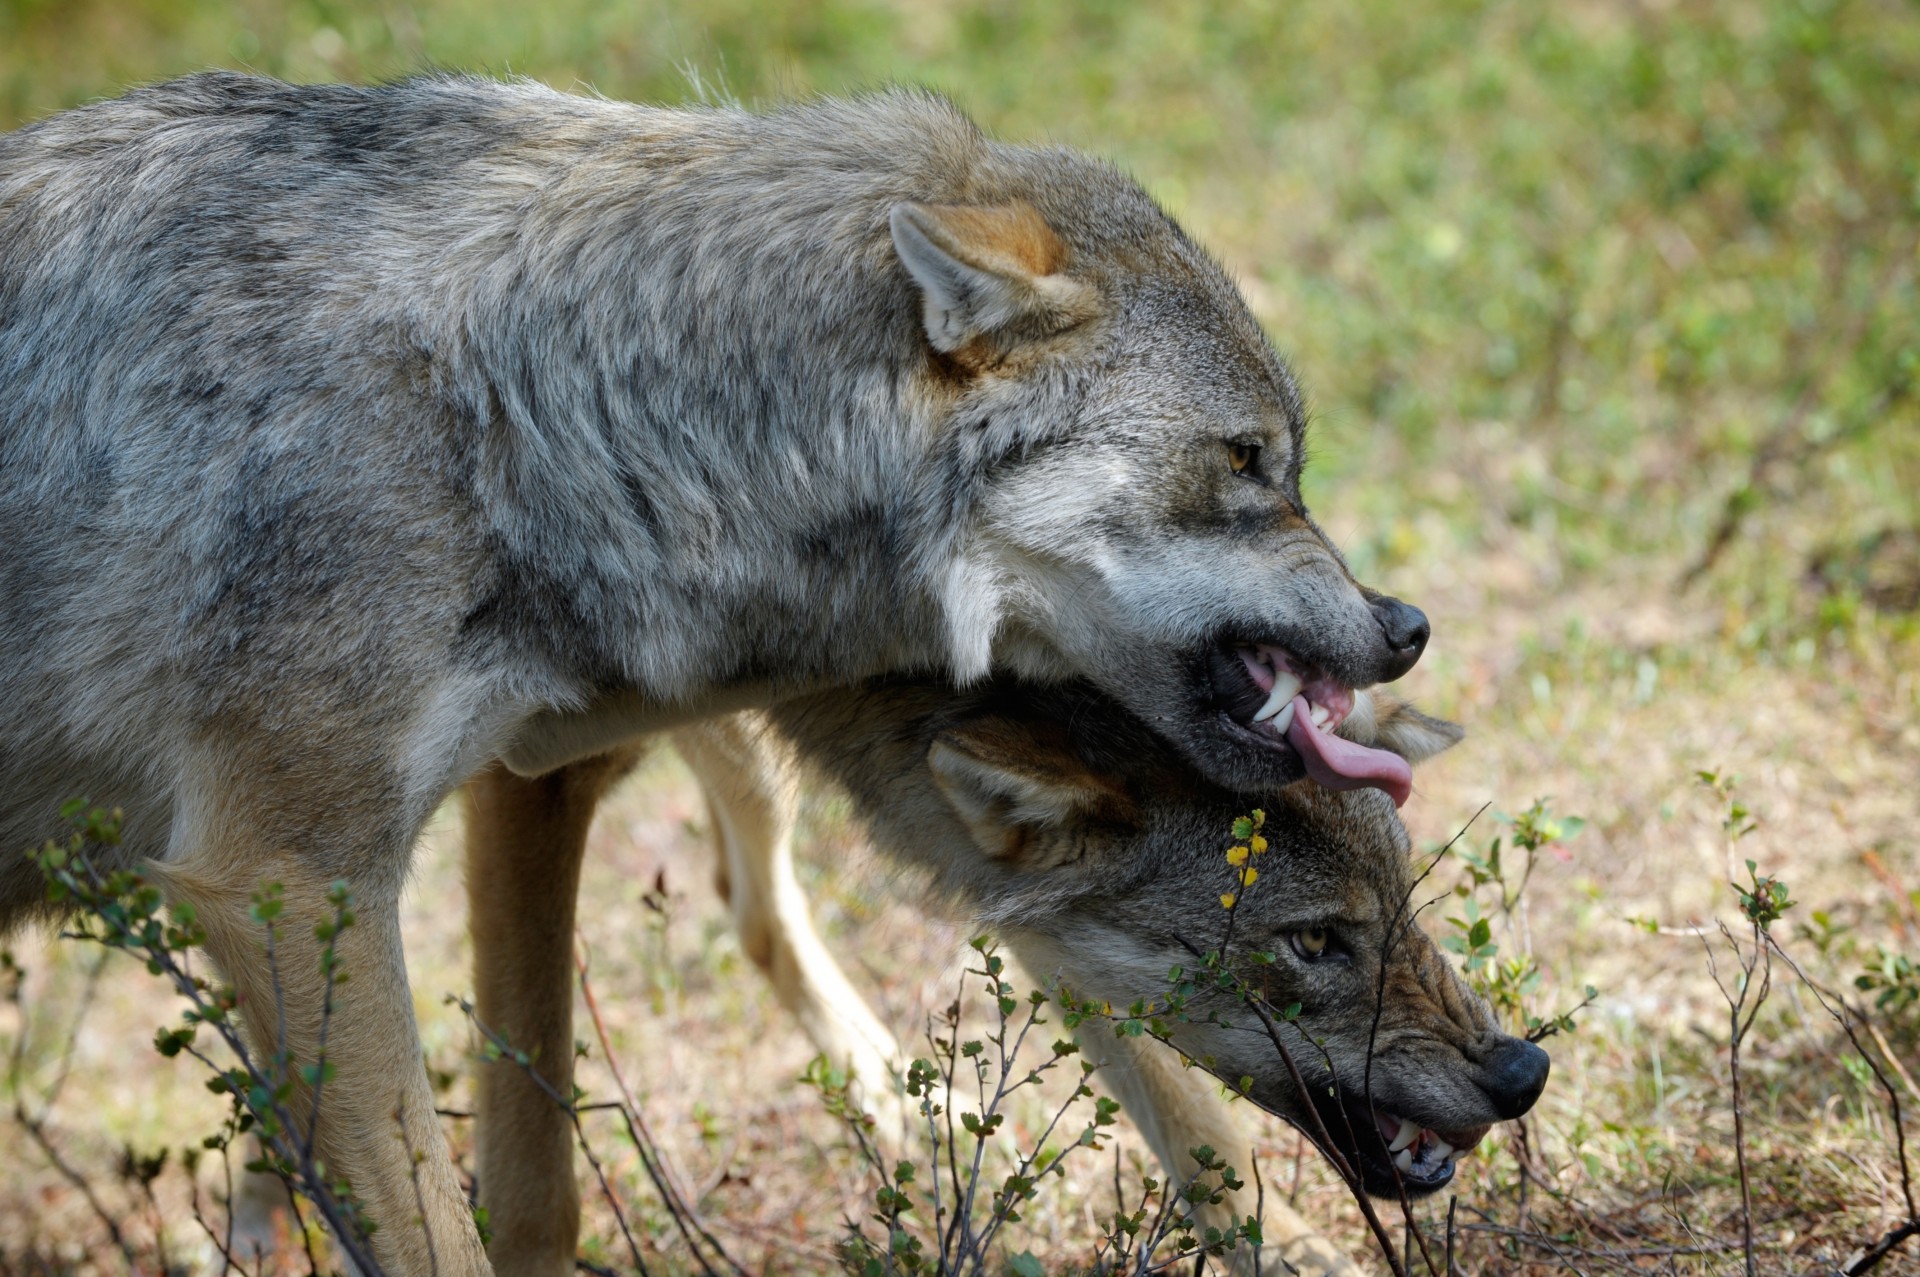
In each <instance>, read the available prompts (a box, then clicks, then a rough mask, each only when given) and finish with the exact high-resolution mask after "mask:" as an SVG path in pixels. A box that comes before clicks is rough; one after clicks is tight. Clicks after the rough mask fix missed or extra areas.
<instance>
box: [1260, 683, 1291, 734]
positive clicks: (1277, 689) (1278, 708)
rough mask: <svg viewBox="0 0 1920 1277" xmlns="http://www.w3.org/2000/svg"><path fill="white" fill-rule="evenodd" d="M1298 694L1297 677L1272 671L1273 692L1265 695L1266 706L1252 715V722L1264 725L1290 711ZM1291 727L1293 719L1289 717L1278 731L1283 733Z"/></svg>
mask: <svg viewBox="0 0 1920 1277" xmlns="http://www.w3.org/2000/svg"><path fill="white" fill-rule="evenodd" d="M1299 694H1300V680H1299V679H1298V678H1297V677H1295V676H1294V675H1292V674H1289V673H1288V672H1287V671H1285V670H1276V671H1274V676H1273V690H1272V691H1270V692H1268V693H1267V701H1266V704H1264V705H1262V706H1261V707H1260V709H1259V711H1258V712H1257V713H1255V714H1254V716H1253V721H1254V722H1256V723H1264V722H1266V721H1267V720H1268V719H1270V718H1274V717H1277V716H1278V715H1280V714H1281V713H1284V712H1285V711H1287V710H1290V709H1292V708H1293V698H1294V697H1296V696H1298V695H1299ZM1292 725H1293V719H1292V718H1291V717H1289V718H1288V719H1287V721H1286V722H1284V723H1282V724H1281V725H1280V730H1281V731H1282V732H1284V731H1286V730H1287V728H1288V727H1291V726H1292Z"/></svg>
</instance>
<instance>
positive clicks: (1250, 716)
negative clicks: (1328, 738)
mask: <svg viewBox="0 0 1920 1277" xmlns="http://www.w3.org/2000/svg"><path fill="white" fill-rule="evenodd" d="M1231 652H1232V657H1233V659H1234V660H1235V661H1237V662H1238V663H1239V668H1240V672H1242V673H1244V674H1245V675H1246V678H1247V681H1248V683H1249V684H1251V686H1252V689H1253V691H1254V692H1255V693H1257V702H1256V700H1255V698H1251V697H1248V696H1247V695H1246V694H1245V692H1244V689H1238V690H1240V692H1241V694H1239V695H1232V694H1231V693H1232V691H1233V690H1236V689H1231V688H1228V689H1222V690H1223V691H1227V692H1228V693H1229V696H1228V699H1227V701H1226V705H1225V709H1226V712H1227V716H1228V717H1229V718H1231V719H1233V721H1234V723H1235V724H1236V725H1237V726H1240V727H1244V728H1246V729H1247V730H1248V731H1251V732H1256V733H1259V734H1261V735H1265V736H1267V737H1269V738H1270V739H1271V740H1273V741H1274V742H1276V743H1278V742H1281V741H1285V740H1286V739H1287V733H1288V732H1289V731H1290V730H1291V729H1292V727H1293V720H1294V715H1295V714H1296V712H1301V710H1303V711H1304V713H1305V714H1306V717H1307V720H1308V722H1309V723H1311V724H1312V725H1313V726H1314V727H1317V728H1319V729H1320V730H1321V731H1323V732H1331V731H1332V730H1334V729H1335V728H1336V727H1338V726H1340V724H1341V723H1343V722H1344V721H1346V717H1347V715H1348V714H1351V713H1352V712H1353V689H1352V688H1351V687H1348V686H1347V685H1346V684H1345V683H1342V682H1340V681H1339V680H1338V679H1334V678H1329V677H1328V676H1326V675H1325V674H1322V673H1320V672H1319V671H1318V670H1316V669H1315V668H1314V667H1313V666H1312V665H1310V664H1308V663H1307V662H1305V661H1303V660H1301V659H1300V658H1299V657H1296V656H1295V655H1294V654H1293V653H1292V652H1289V651H1288V650H1287V649H1286V648H1284V647H1279V646H1277V645H1275V644H1272V643H1258V644H1247V643H1236V644H1233V645H1232V647H1231ZM1229 668H1231V667H1229ZM1295 701H1300V702H1303V703H1304V704H1303V706H1302V707H1301V710H1296V707H1295V704H1294V702H1295ZM1242 715H1244V717H1243V716H1242Z"/></svg>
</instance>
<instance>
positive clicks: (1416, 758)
mask: <svg viewBox="0 0 1920 1277" xmlns="http://www.w3.org/2000/svg"><path fill="white" fill-rule="evenodd" d="M1340 735H1342V736H1344V737H1346V738H1347V739H1348V740H1351V741H1357V742H1359V743H1360V744H1362V745H1372V746H1374V747H1375V748H1377V749H1385V750H1391V751H1392V752H1393V753H1396V754H1398V755H1400V757H1402V758H1404V759H1406V760H1407V761H1408V762H1410V763H1424V762H1425V761H1427V759H1429V758H1432V757H1433V756H1434V755H1435V754H1438V753H1440V752H1442V751H1443V750H1447V749H1450V748H1452V747H1453V746H1455V745H1458V744H1459V743H1460V742H1461V741H1462V740H1464V739H1465V738H1466V735H1467V731H1466V728H1464V727H1462V726H1460V724H1458V723H1449V722H1448V721H1447V720H1446V719H1444V718H1435V717H1433V716H1432V715H1431V714H1422V713H1421V712H1420V711H1419V710H1417V709H1415V708H1414V707H1413V706H1412V705H1410V704H1408V703H1407V702H1406V701H1403V700H1401V699H1400V698H1399V697H1398V696H1394V695H1392V694H1391V693H1388V692H1381V691H1375V690H1371V689H1369V690H1366V691H1359V692H1355V693H1354V694H1353V712H1352V713H1350V714H1348V715H1347V717H1346V719H1345V721H1343V722H1342V723H1341V724H1340Z"/></svg>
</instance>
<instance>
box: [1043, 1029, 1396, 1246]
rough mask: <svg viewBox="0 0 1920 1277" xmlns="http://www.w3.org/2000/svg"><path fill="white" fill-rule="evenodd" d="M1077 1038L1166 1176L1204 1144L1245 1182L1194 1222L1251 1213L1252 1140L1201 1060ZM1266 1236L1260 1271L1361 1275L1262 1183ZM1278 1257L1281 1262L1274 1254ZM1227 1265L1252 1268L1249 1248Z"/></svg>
mask: <svg viewBox="0 0 1920 1277" xmlns="http://www.w3.org/2000/svg"><path fill="white" fill-rule="evenodd" d="M1078 1041H1079V1042H1080V1045H1081V1047H1082V1049H1083V1050H1085V1051H1086V1053H1087V1058H1088V1059H1091V1060H1096V1061H1098V1062H1099V1063H1100V1071H1099V1072H1098V1073H1097V1074H1095V1075H1094V1080H1095V1081H1096V1082H1097V1083H1099V1084H1100V1085H1101V1086H1103V1087H1105V1088H1106V1090H1108V1091H1109V1092H1111V1093H1112V1094H1113V1097H1114V1098H1115V1099H1117V1100H1119V1101H1120V1106H1121V1108H1123V1109H1124V1110H1126V1114H1127V1116H1128V1117H1129V1118H1130V1119H1132V1121H1133V1124H1134V1125H1135V1126H1136V1127H1138V1128H1139V1129H1140V1133H1141V1135H1142V1136H1144V1137H1145V1138H1146V1141H1147V1144H1148V1145H1149V1146H1150V1147H1151V1148H1152V1149H1153V1152H1154V1156H1156V1157H1157V1158H1159V1160H1160V1164H1161V1166H1162V1167H1164V1168H1165V1170H1166V1173H1167V1175H1168V1178H1169V1180H1170V1181H1171V1182H1174V1183H1184V1182H1185V1181H1186V1179H1187V1178H1188V1177H1189V1176H1191V1175H1192V1174H1193V1172H1194V1169H1195V1164H1194V1160H1193V1157H1192V1155H1191V1153H1190V1151H1189V1150H1191V1149H1195V1148H1198V1147H1200V1146H1201V1145H1203V1144H1205V1145H1209V1146H1211V1147H1212V1148H1213V1150H1214V1153H1215V1154H1216V1155H1217V1156H1219V1157H1220V1158H1221V1159H1222V1160H1224V1161H1225V1162H1226V1164H1227V1165H1229V1166H1231V1167H1232V1168H1233V1169H1234V1172H1235V1173H1236V1174H1237V1175H1238V1176H1239V1177H1240V1179H1241V1180H1243V1181H1244V1182H1245V1183H1246V1187H1245V1188H1243V1189H1241V1190H1240V1191H1238V1192H1236V1193H1230V1194H1228V1195H1227V1199H1226V1201H1224V1202H1222V1203H1221V1204H1220V1205H1219V1206H1204V1205H1203V1206H1201V1207H1199V1208H1197V1209H1196V1210H1195V1212H1194V1214H1195V1216H1196V1218H1197V1220H1198V1222H1199V1223H1200V1225H1201V1226H1202V1227H1203V1228H1204V1227H1208V1226H1211V1227H1216V1228H1221V1229H1227V1228H1231V1227H1232V1226H1233V1224H1234V1222H1235V1221H1236V1220H1238V1219H1244V1218H1245V1217H1246V1216H1248V1215H1251V1214H1253V1213H1254V1206H1255V1203H1256V1200H1257V1194H1256V1192H1255V1189H1254V1186H1253V1141H1252V1140H1250V1139H1249V1138H1248V1136H1247V1132H1246V1128H1245V1125H1244V1122H1243V1119H1242V1115H1241V1114H1240V1113H1236V1112H1235V1111H1234V1109H1233V1107H1232V1106H1231V1105H1229V1104H1228V1103H1227V1102H1226V1100H1225V1099H1224V1098H1223V1097H1222V1096H1221V1094H1220V1084H1219V1083H1218V1082H1217V1081H1215V1080H1214V1077H1213V1075H1212V1074H1210V1073H1208V1072H1207V1071H1206V1070H1204V1069H1200V1068H1192V1069H1189V1068H1184V1067H1182V1066H1181V1063H1180V1057H1179V1056H1178V1055H1177V1054H1176V1053H1175V1052H1174V1051H1173V1050H1172V1049H1171V1048H1169V1047H1167V1046H1164V1045H1162V1044H1161V1043H1159V1042H1155V1041H1153V1040H1151V1039H1148V1038H1116V1037H1114V1036H1113V1035H1112V1034H1111V1033H1109V1032H1104V1031H1100V1030H1095V1031H1092V1032H1087V1031H1084V1030H1083V1031H1082V1032H1081V1033H1080V1034H1079V1035H1078ZM1261 1231H1262V1235H1263V1236H1264V1237H1265V1239H1266V1245H1265V1246H1264V1248H1263V1250H1264V1253H1263V1255H1262V1257H1261V1258H1262V1263H1261V1271H1262V1272H1270V1273H1283V1272H1298V1273H1302V1274H1306V1275H1307V1277H1361V1275H1362V1273H1363V1271H1364V1270H1363V1269H1361V1268H1360V1267H1359V1266H1358V1265H1357V1264H1355V1263H1354V1262H1353V1261H1352V1260H1350V1259H1348V1258H1347V1257H1346V1256H1345V1255H1344V1254H1342V1253H1341V1252H1340V1250H1339V1248H1338V1247H1336V1246H1335V1245H1334V1244H1333V1243H1332V1242H1330V1241H1328V1240H1327V1239H1326V1238H1324V1237H1322V1236H1321V1235H1320V1234H1319V1233H1317V1232H1315V1231H1314V1230H1313V1227H1312V1226H1311V1225H1309V1224H1308V1223H1307V1221H1306V1220H1304V1219H1302V1218H1301V1217H1300V1215H1299V1213H1298V1212H1296V1211H1295V1210H1293V1208H1292V1207H1290V1206H1288V1205H1287V1204H1286V1203H1285V1202H1284V1201H1280V1200H1279V1199H1278V1198H1277V1197H1276V1196H1275V1194H1274V1193H1273V1192H1272V1191H1271V1189H1269V1191H1268V1192H1267V1194H1266V1199H1265V1202H1264V1209H1263V1210H1262V1213H1261ZM1276 1259H1280V1260H1284V1261H1285V1263H1286V1265H1287V1266H1286V1267H1283V1266H1282V1265H1281V1264H1279V1263H1276V1262H1275V1260H1276ZM1233 1271H1234V1272H1235V1273H1236V1274H1239V1273H1251V1272H1252V1271H1253V1255H1252V1252H1251V1251H1250V1250H1247V1249H1246V1248H1244V1247H1242V1248H1241V1249H1240V1250H1239V1251H1237V1252H1236V1255H1235V1262H1234V1267H1233Z"/></svg>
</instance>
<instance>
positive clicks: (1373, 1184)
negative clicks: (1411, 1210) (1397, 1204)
mask: <svg viewBox="0 0 1920 1277" xmlns="http://www.w3.org/2000/svg"><path fill="white" fill-rule="evenodd" d="M1360 1179H1361V1183H1362V1185H1363V1186H1364V1187H1365V1188H1366V1190H1367V1195H1368V1196H1370V1197H1380V1198H1385V1199H1386V1200H1388V1201H1398V1200H1399V1199H1400V1194H1401V1193H1402V1192H1405V1193H1406V1195H1407V1196H1408V1197H1411V1198H1414V1199H1415V1200H1418V1199H1419V1198H1422V1197H1426V1196H1428V1195H1429V1194H1431V1193H1436V1192H1438V1191H1439V1190H1441V1189H1443V1188H1445V1187H1446V1186H1447V1185H1448V1184H1450V1183H1452V1182H1453V1167H1452V1166H1451V1165H1448V1166H1447V1168H1446V1169H1445V1170H1443V1171H1441V1172H1440V1174H1439V1175H1438V1176H1437V1177H1436V1178H1432V1179H1418V1178H1415V1177H1414V1176H1413V1175H1408V1174H1402V1175H1401V1176H1400V1178H1399V1179H1398V1180H1397V1181H1396V1180H1395V1179H1394V1173H1393V1168H1392V1167H1390V1166H1386V1165H1383V1164H1379V1163H1375V1162H1374V1161H1372V1160H1371V1159H1363V1163H1362V1168H1361V1171H1360Z"/></svg>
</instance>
